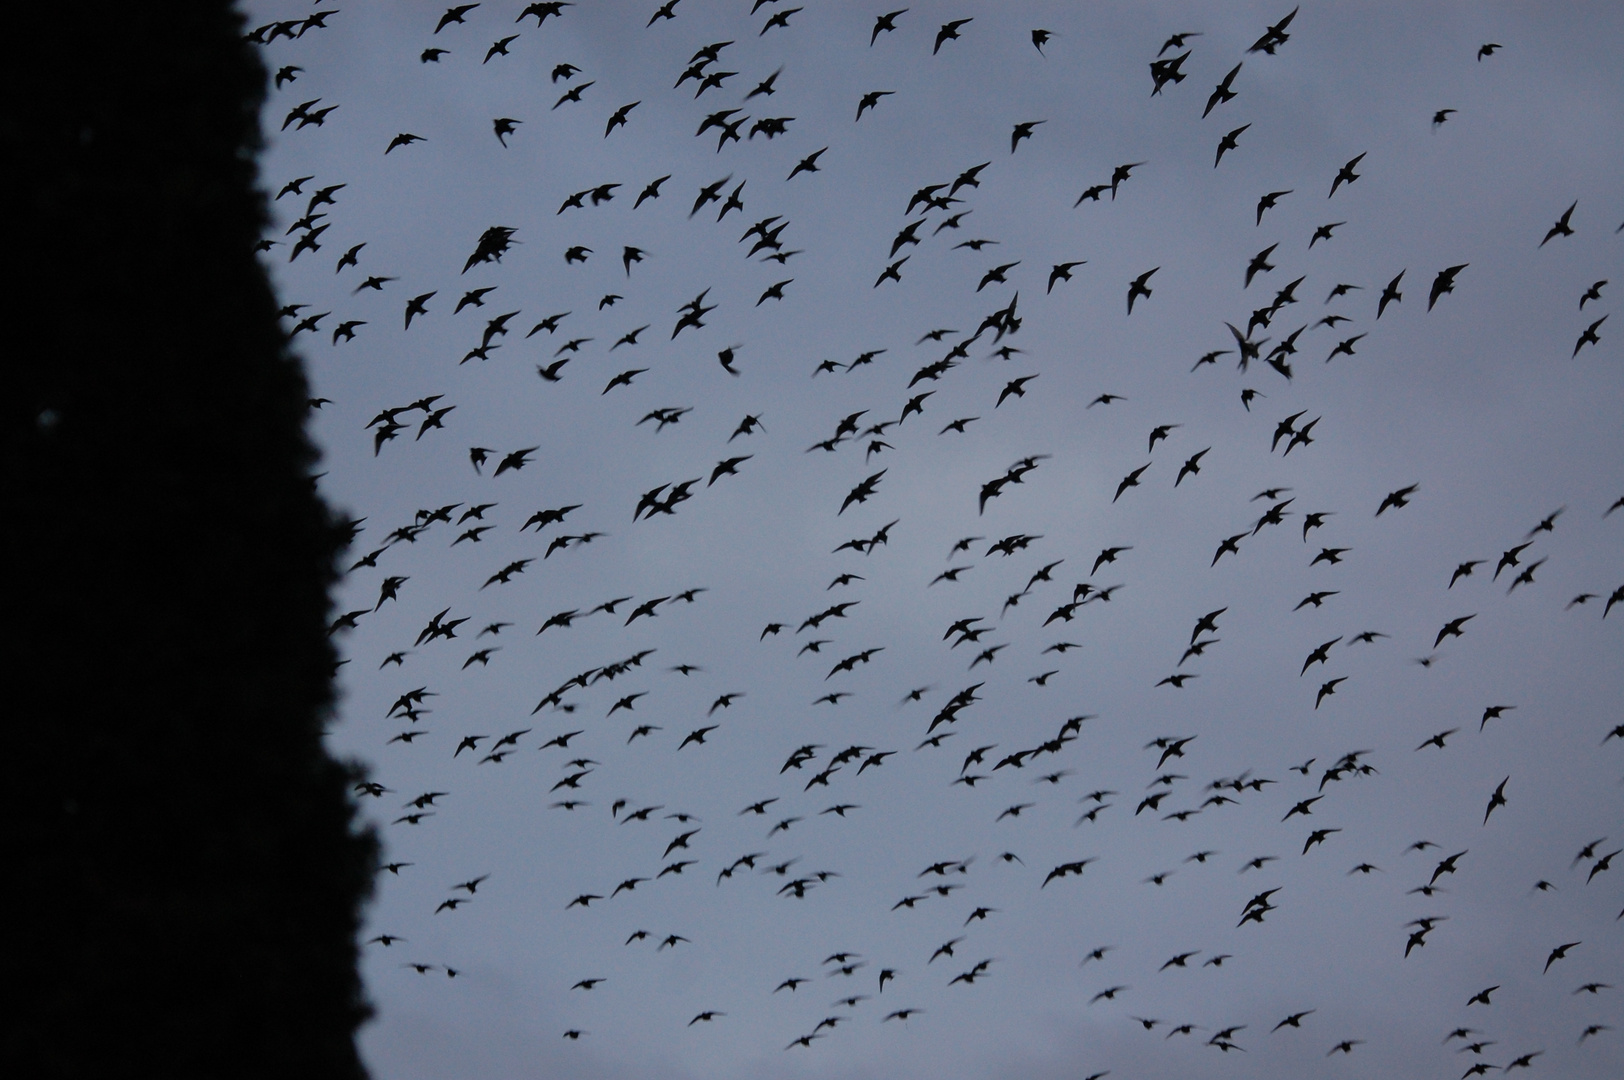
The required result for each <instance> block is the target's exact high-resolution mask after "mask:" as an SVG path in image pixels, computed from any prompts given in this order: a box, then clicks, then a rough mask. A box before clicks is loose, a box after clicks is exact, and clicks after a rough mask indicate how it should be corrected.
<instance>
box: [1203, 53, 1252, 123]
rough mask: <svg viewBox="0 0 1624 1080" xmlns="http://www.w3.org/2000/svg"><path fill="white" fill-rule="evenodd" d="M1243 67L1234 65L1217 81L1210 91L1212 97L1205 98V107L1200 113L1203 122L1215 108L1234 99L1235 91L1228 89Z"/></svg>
mask: <svg viewBox="0 0 1624 1080" xmlns="http://www.w3.org/2000/svg"><path fill="white" fill-rule="evenodd" d="M1243 66H1244V65H1243V64H1236V65H1235V66H1234V67H1233V68H1231V69H1230V71H1229V74H1227V75H1225V76H1224V77H1223V78H1222V79H1221V80H1219V83H1218V85H1217V86H1216V87H1215V88H1214V89H1213V91H1212V96H1211V97H1209V98H1207V107H1206V109H1204V110H1203V111H1202V113H1201V118H1202V119H1203V120H1205V119H1206V118H1207V114H1208V113H1210V112H1212V110H1213V109H1215V108H1217V107H1218V106H1219V105H1222V104H1223V103H1224V102H1227V101H1233V100H1234V99H1235V96H1236V94H1235V91H1234V90H1232V89H1230V87H1232V86H1233V85H1234V83H1235V76H1237V75H1239V74H1240V73H1241V68H1242V67H1243Z"/></svg>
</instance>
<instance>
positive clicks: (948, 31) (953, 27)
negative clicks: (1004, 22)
mask: <svg viewBox="0 0 1624 1080" xmlns="http://www.w3.org/2000/svg"><path fill="white" fill-rule="evenodd" d="M906 10H907V8H904V9H903V11H906ZM896 14H899V15H900V14H901V12H896ZM882 18H884V16H882ZM974 21H975V19H974V18H969V19H954V20H953V21H952V22H947V23H943V24H942V26H941V29H939V30H937V31H936V45H935V47H934V48H932V49H931V51H930V52H931V55H932V56H935V55H936V54H937V53H939V52H941V51H942V43H943V42H945V41H958V40H959V30H960V29H962V28H963V27H965V26H968V25H969V24H970V23H972V22H974ZM886 29H888V30H891V29H895V27H889V26H888V27H886ZM875 32H876V33H878V28H876V31H875ZM873 43H874V42H873V40H872V39H870V41H869V44H870V45H873Z"/></svg>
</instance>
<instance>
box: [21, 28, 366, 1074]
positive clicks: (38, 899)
mask: <svg viewBox="0 0 1624 1080" xmlns="http://www.w3.org/2000/svg"><path fill="white" fill-rule="evenodd" d="M132 16H133V17H132ZM8 30H9V33H10V35H11V40H12V41H13V43H14V54H13V58H12V60H11V62H9V63H8V65H7V77H6V82H7V84H8V85H7V87H6V90H7V100H8V102H9V103H10V104H8V106H7V107H6V109H5V111H4V114H3V115H0V145H3V147H4V155H5V160H4V168H3V169H0V191H3V192H4V201H5V205H6V206H7V207H9V209H10V213H9V215H8V217H9V221H8V224H7V233H8V243H7V245H6V248H7V254H8V263H9V264H10V266H11V275H10V280H11V284H10V285H9V286H7V287H6V288H5V290H4V291H3V299H0V303H3V305H4V309H3V310H4V323H3V324H4V326H5V329H6V335H7V340H6V343H5V347H4V353H5V362H4V370H5V383H4V385H5V393H4V394H3V395H0V409H3V415H4V431H3V443H0V445H3V450H0V454H3V458H0V460H3V469H4V473H3V475H4V490H5V492H6V508H7V513H8V516H9V517H10V518H11V523H10V525H9V526H8V527H7V530H6V533H7V543H6V555H7V558H6V559H5V566H6V587H5V593H4V596H5V610H6V616H7V617H6V622H7V624H8V626H9V630H10V632H9V633H8V634H7V635H6V637H7V638H8V639H9V640H10V641H11V643H12V644H11V645H10V646H9V647H8V650H7V653H8V655H7V657H6V672H7V675H6V679H5V683H6V691H7V692H6V699H5V700H6V714H7V720H8V722H7V724H6V725H5V732H6V736H7V739H6V747H5V753H4V758H3V760H4V765H3V770H4V772H3V775H4V778H5V791H6V795H7V803H8V805H9V807H10V810H11V813H10V814H9V821H8V822H7V827H6V832H7V843H6V854H7V870H8V877H9V879H10V880H11V881H12V883H13V886H12V892H13V896H14V899H15V901H16V906H15V907H14V911H16V912H17V914H18V918H19V922H18V923H17V924H16V925H15V926H14V929H13V932H12V934H11V941H10V945H9V947H8V950H7V952H8V961H9V963H8V968H9V973H10V976H11V978H10V980H9V981H10V983H11V985H12V987H13V990H14V991H15V993H16V997H14V999H13V1004H12V1006H10V1007H9V1009H8V1012H9V1015H8V1018H7V1019H8V1024H7V1027H8V1035H7V1038H6V1039H5V1050H4V1055H5V1062H6V1070H5V1071H6V1072H7V1073H8V1074H9V1075H15V1076H30V1077H68V1076H73V1077H84V1076H98V1075H100V1076H105V1075H116V1074H120V1073H129V1072H136V1071H144V1070H147V1069H150V1070H153V1071H155V1072H161V1074H162V1075H164V1076H167V1077H182V1076H188V1077H189V1076H209V1077H218V1076H226V1075H229V1076H237V1077H243V1076H267V1077H269V1076H275V1077H278V1078H286V1077H289V1076H305V1077H308V1076H321V1077H328V1076H344V1077H360V1076H363V1075H364V1074H365V1071H364V1069H363V1068H362V1066H361V1064H360V1060H359V1058H358V1056H357V1053H356V1051H355V1046H354V1033H355V1029H356V1027H357V1025H358V1024H359V1023H360V1022H361V1021H362V1020H363V1019H364V1018H365V1017H366V1015H367V1008H366V1005H365V1003H364V1001H363V1000H362V995H361V986H360V981H359V978H358V975H357V971H356V960H357V946H356V944H355V940H356V929H357V926H358V922H359V915H360V906H361V904H362V902H363V901H364V900H365V898H366V897H367V896H368V894H369V892H370V890H371V881H372V875H373V872H374V869H375V863H376V842H375V840H374V838H373V836H372V835H371V834H370V833H368V832H362V831H358V830H357V827H356V824H355V818H354V810H353V807H352V805H351V803H350V800H349V796H348V787H349V784H350V783H351V781H352V779H353V775H352V772H351V771H350V770H348V769H347V768H346V767H344V766H342V765H340V764H339V763H337V762H335V761H333V760H332V759H331V758H329V757H328V756H327V755H326V753H325V751H324V750H323V748H322V745H321V726H322V723H323V721H324V719H325V718H326V717H327V715H328V712H329V710H330V707H331V702H332V673H333V670H334V662H335V660H334V653H333V650H332V647H331V645H330V644H329V642H328V639H327V636H326V618H327V609H328V597H327V590H328V587H329V586H330V585H331V583H332V582H333V580H334V577H335V574H334V569H333V568H334V562H335V556H336V554H337V553H338V551H339V549H340V548H341V547H342V546H343V543H344V538H343V537H342V536H341V534H340V530H339V528H338V527H337V526H336V525H335V522H334V519H333V518H331V517H330V516H329V514H328V512H327V511H326V510H325V509H324V507H323V506H322V504H321V502H320V500H319V499H318V498H317V496H316V494H315V488H314V483H313V481H312V480H311V479H310V471H311V466H312V465H313V464H314V462H315V454H314V451H313V450H312V448H311V446H310V444H309V443H308V442H307V441H306V439H305V436H304V434H303V422H304V418H305V409H306V405H305V400H306V388H305V381H304V377H303V374H302V372H301V369H300V366H299V363H298V361H297V359H296V358H295V357H294V356H293V355H292V354H291V353H290V351H289V349H288V344H287V340H286V338H285V337H284V335H283V333H282V331H281V330H280V329H279V327H278V323H277V316H276V308H277V305H276V303H275V301H274V298H273V296H272V292H271V289H270V286H269V284H268V282H267V280H266V276H265V274H264V272H263V271H262V269H261V268H260V266H259V265H258V264H257V262H256V260H255V256H254V254H253V247H254V244H255V241H256V240H257V238H258V236H259V234H260V230H261V226H262V223H263V221H264V220H265V200H264V196H263V195H262V194H261V193H259V192H258V191H256V189H255V165H254V155H255V150H256V148H257V147H258V145H259V126H258V108H259V105H260V102H261V100H262V99H263V97H264V94H265V85H266V74H265V71H264V69H263V67H262V66H261V64H260V62H259V60H258V58H257V57H256V56H255V54H254V52H253V51H252V47H251V46H249V45H246V44H245V43H244V42H243V40H242V34H243V27H242V26H241V24H240V18H239V16H238V15H237V14H235V13H234V12H233V11H232V10H231V6H230V4H228V3H225V2H222V0H197V2H193V3H186V4H171V5H164V6H163V7H162V9H161V10H158V9H154V10H152V11H147V12H135V11H132V9H131V8H129V7H128V6H127V5H113V4H106V3H74V4H29V5H23V6H22V7H20V8H19V9H18V10H17V11H14V12H11V13H9V14H8Z"/></svg>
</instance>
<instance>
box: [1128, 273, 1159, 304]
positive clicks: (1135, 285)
mask: <svg viewBox="0 0 1624 1080" xmlns="http://www.w3.org/2000/svg"><path fill="white" fill-rule="evenodd" d="M1160 269H1161V267H1159V266H1153V267H1151V268H1150V269H1149V270H1146V271H1145V272H1144V273H1143V274H1140V275H1139V276H1138V277H1136V278H1134V279H1133V281H1131V282H1129V283H1128V314H1129V315H1132V314H1133V302H1134V299H1135V298H1137V297H1140V296H1143V297H1145V298H1146V299H1149V298H1150V287H1149V285H1148V282H1149V281H1150V276H1151V275H1152V274H1154V273H1155V272H1156V271H1158V270H1160Z"/></svg>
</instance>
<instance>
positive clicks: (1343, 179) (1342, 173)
mask: <svg viewBox="0 0 1624 1080" xmlns="http://www.w3.org/2000/svg"><path fill="white" fill-rule="evenodd" d="M1367 152H1368V151H1367ZM1364 158H1365V155H1364V154H1359V155H1358V156H1356V157H1352V158H1349V159H1348V162H1347V164H1345V165H1343V166H1342V168H1340V169H1338V170H1337V174H1336V176H1335V177H1334V178H1333V179H1332V180H1331V194H1330V195H1327V196H1326V198H1330V197H1331V196H1332V195H1335V194H1336V189H1337V188H1339V187H1341V186H1342V185H1343V184H1352V183H1353V182H1354V181H1355V180H1357V179H1359V175H1360V174H1359V173H1356V172H1354V170H1355V169H1356V168H1358V167H1359V163H1360V162H1361V161H1363V160H1364Z"/></svg>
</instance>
